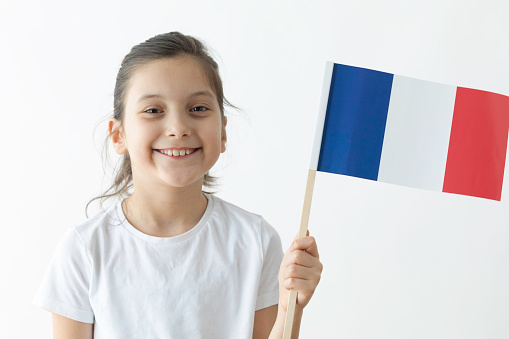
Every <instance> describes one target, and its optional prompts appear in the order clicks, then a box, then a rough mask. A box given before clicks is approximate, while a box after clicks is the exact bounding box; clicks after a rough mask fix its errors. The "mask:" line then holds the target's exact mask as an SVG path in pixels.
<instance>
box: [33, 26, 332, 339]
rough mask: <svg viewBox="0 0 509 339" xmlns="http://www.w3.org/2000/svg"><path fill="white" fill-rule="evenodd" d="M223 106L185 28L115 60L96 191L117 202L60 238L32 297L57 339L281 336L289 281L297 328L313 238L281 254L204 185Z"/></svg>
mask: <svg viewBox="0 0 509 339" xmlns="http://www.w3.org/2000/svg"><path fill="white" fill-rule="evenodd" d="M224 104H227V105H228V104H229V103H228V101H227V100H226V99H225V98H224V96H223V89H222V82H221V79H220V77H219V72H218V66H217V63H216V62H215V61H214V60H213V59H212V58H211V57H210V55H209V54H208V52H207V50H206V49H205V47H204V46H203V45H202V43H200V41H198V40H196V39H195V38H193V37H190V36H186V35H183V34H181V33H178V32H172V33H167V34H161V35H157V36H155V37H153V38H151V39H149V40H147V41H145V42H143V43H141V44H139V45H137V46H134V47H133V48H132V50H131V51H130V52H129V54H127V55H126V56H125V58H124V60H123V62H122V65H121V67H120V70H119V72H118V75H117V80H116V85H115V92H114V116H113V117H112V118H111V119H110V120H109V121H108V130H109V137H110V138H111V142H112V143H113V146H114V149H115V151H116V152H117V153H118V154H122V155H123V163H122V167H121V170H120V171H119V173H118V174H117V177H116V179H115V183H114V184H113V185H112V187H110V189H109V190H108V191H107V192H106V193H108V192H109V191H110V190H111V189H116V191H115V192H114V193H113V194H109V195H104V196H102V197H101V198H105V197H112V196H118V197H119V198H121V197H123V196H127V198H125V199H123V200H121V199H119V201H118V202H117V203H115V204H113V205H110V207H108V208H107V209H106V210H104V211H102V212H101V213H99V214H97V215H95V216H94V217H92V218H90V219H88V220H87V221H85V222H83V223H81V224H79V225H76V226H74V227H72V228H71V229H69V230H68V232H67V233H66V235H65V236H64V237H63V239H62V240H61V241H60V243H59V245H58V247H57V249H56V252H55V254H54V257H53V260H52V262H51V265H50V267H49V269H48V272H47V274H46V276H45V278H44V281H43V283H42V285H41V286H40V288H39V291H38V293H37V295H36V297H35V300H34V302H35V303H36V304H37V305H39V306H41V307H43V308H45V309H47V310H49V311H51V312H52V315H53V332H54V338H107V339H114V338H122V339H126V338H221V339H225V338H234V339H238V338H282V334H283V327H284V321H285V316H286V312H287V304H288V295H289V290H290V289H291V288H293V289H295V290H296V291H297V292H298V297H297V307H296V311H295V321H294V327H293V335H292V337H294V338H296V337H297V336H298V330H299V325H300V319H301V317H302V311H303V308H304V307H305V306H306V304H307V303H308V302H309V300H310V298H311V296H312V295H313V292H314V290H315V288H316V286H317V284H318V281H319V280H320V274H321V271H322V264H321V263H320V261H319V259H318V250H317V245H316V242H315V240H314V239H313V237H310V236H306V237H304V238H301V239H298V240H295V241H294V242H293V244H292V245H291V246H290V248H289V249H288V251H287V252H286V253H285V254H284V257H283V251H282V246H281V240H280V238H279V235H278V234H277V232H276V231H275V229H274V228H273V227H272V226H271V225H269V224H268V223H267V222H266V221H265V220H264V219H263V218H262V217H260V216H259V215H256V214H253V213H250V212H247V211H244V210H242V209H241V208H239V207H237V206H235V205H232V204H230V203H228V202H225V201H223V200H222V199H220V198H218V197H215V196H214V195H212V194H208V193H205V192H204V191H203V186H205V187H207V186H210V184H211V183H212V179H213V178H211V177H210V176H209V175H208V171H209V170H210V169H211V168H212V166H213V165H214V164H215V163H216V161H217V159H218V158H219V155H220V154H221V153H223V152H224V151H225V147H226V131H225V127H226V123H227V119H226V117H225V116H224V107H223V106H224ZM130 187H132V188H133V193H132V194H128V193H127V192H128V188H130Z"/></svg>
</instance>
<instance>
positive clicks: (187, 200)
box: [122, 182, 207, 237]
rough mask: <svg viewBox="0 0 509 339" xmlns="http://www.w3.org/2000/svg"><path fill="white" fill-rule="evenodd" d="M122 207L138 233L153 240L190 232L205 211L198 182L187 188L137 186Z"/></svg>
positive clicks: (204, 198) (205, 201)
mask: <svg viewBox="0 0 509 339" xmlns="http://www.w3.org/2000/svg"><path fill="white" fill-rule="evenodd" d="M133 187H134V193H133V194H132V195H131V196H129V197H128V198H127V199H125V200H124V201H123V203H122V208H123V211H124V214H125V216H126V219H127V220H128V221H129V223H130V224H131V225H133V226H134V227H135V228H137V229H138V230H139V231H141V232H143V233H146V234H148V235H152V236H156V237H173V236H177V235H179V234H182V233H185V232H187V231H189V230H190V229H192V228H193V227H194V226H196V224H197V223H198V222H199V221H200V219H201V217H202V216H203V214H204V213H205V209H206V208H207V198H206V197H205V196H204V195H203V193H202V186H201V182H197V183H196V184H193V185H190V186H187V187H182V188H181V187H170V188H168V187H167V186H165V187H162V186H160V185H159V186H158V187H151V186H150V185H148V186H147V185H146V184H145V183H144V185H140V187H137V186H136V183H135V182H133Z"/></svg>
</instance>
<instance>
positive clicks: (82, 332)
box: [51, 313, 94, 339]
mask: <svg viewBox="0 0 509 339" xmlns="http://www.w3.org/2000/svg"><path fill="white" fill-rule="evenodd" d="M51 315H52V319H53V339H92V338H94V324H88V323H82V322H80V321H76V320H72V319H70V318H67V317H64V316H61V315H60V314H57V313H51Z"/></svg>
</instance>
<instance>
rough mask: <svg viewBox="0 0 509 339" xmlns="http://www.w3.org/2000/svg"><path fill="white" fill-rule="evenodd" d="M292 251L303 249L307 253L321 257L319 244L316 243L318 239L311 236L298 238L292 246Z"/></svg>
mask: <svg viewBox="0 0 509 339" xmlns="http://www.w3.org/2000/svg"><path fill="white" fill-rule="evenodd" d="M289 250H290V252H293V251H295V250H303V251H306V252H307V253H309V254H311V255H312V256H314V257H317V258H318V257H319V254H318V246H317V244H316V239H315V238H314V237H311V236H306V237H304V238H300V239H297V240H295V241H294V242H293V244H292V245H291V246H290V249H289Z"/></svg>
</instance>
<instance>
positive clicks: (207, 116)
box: [112, 56, 226, 190]
mask: <svg viewBox="0 0 509 339" xmlns="http://www.w3.org/2000/svg"><path fill="white" fill-rule="evenodd" d="M129 86H130V87H128V89H127V95H126V102H125V116H124V119H125V120H124V131H121V132H120V134H119V135H118V141H119V142H117V143H115V138H113V136H112V140H113V143H114V145H115V148H116V151H117V153H120V154H122V153H124V152H125V150H126V149H127V150H128V151H129V155H130V157H131V164H132V170H133V180H134V182H135V183H136V182H139V183H143V185H150V183H154V184H156V185H158V186H159V185H161V184H167V185H170V186H174V187H186V186H189V185H196V186H199V187H200V190H201V185H202V180H203V176H204V174H205V173H207V171H209V170H210V169H211V168H212V166H213V165H214V164H215V163H216V161H217V159H218V158H219V155H220V154H221V153H223V152H224V151H225V143H226V131H225V126H226V118H224V121H223V119H222V118H221V111H220V108H219V104H218V102H217V98H216V95H215V93H214V91H213V90H212V88H211V87H210V85H209V82H208V80H207V78H206V76H205V73H204V71H203V68H202V66H201V65H200V63H199V62H198V61H196V60H195V59H193V58H192V57H189V56H182V57H176V58H167V59H162V60H156V61H152V62H149V63H147V64H144V65H142V66H141V67H139V68H138V69H137V70H136V71H135V73H134V74H133V76H132V77H131V79H130V82H129ZM113 120H114V119H113ZM165 153H167V154H165ZM181 154H182V155H181ZM159 187H160V186H159Z"/></svg>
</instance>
